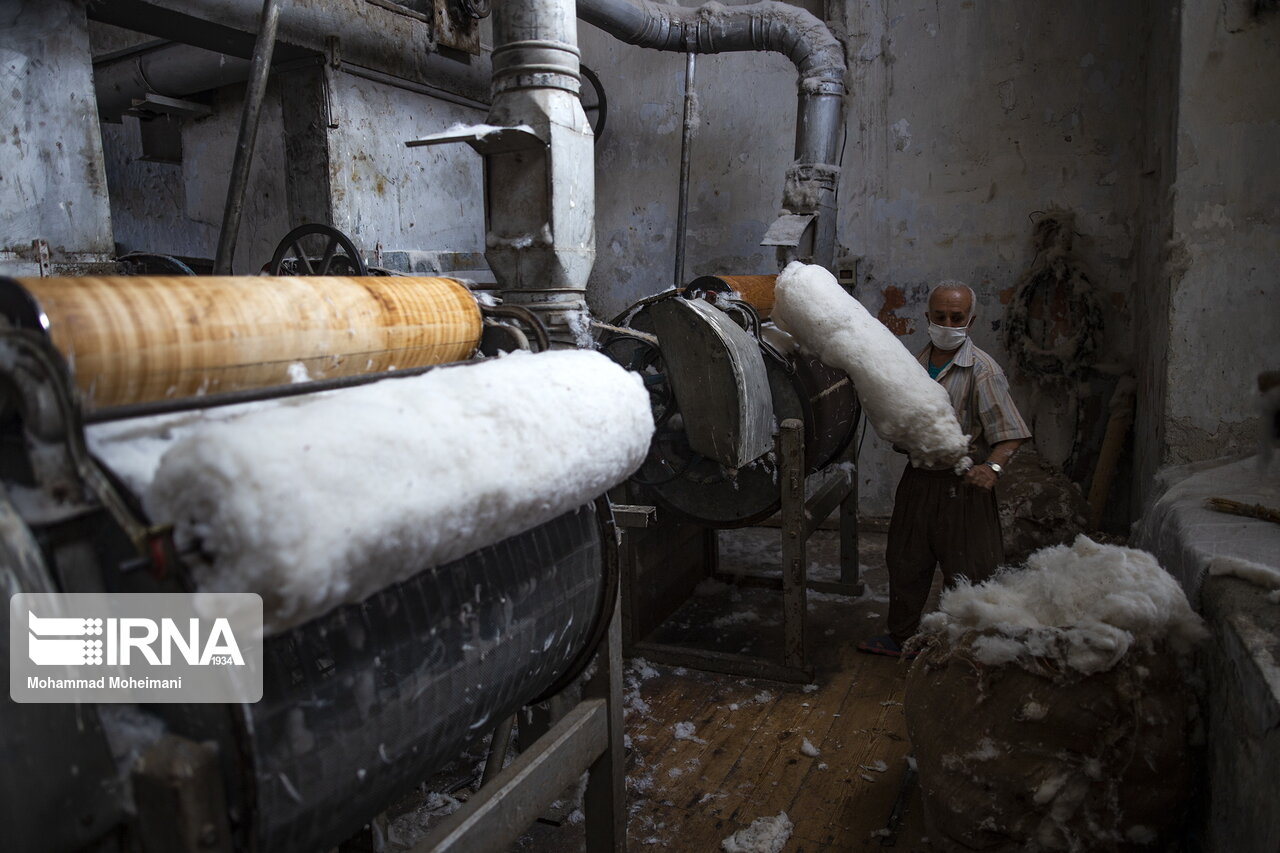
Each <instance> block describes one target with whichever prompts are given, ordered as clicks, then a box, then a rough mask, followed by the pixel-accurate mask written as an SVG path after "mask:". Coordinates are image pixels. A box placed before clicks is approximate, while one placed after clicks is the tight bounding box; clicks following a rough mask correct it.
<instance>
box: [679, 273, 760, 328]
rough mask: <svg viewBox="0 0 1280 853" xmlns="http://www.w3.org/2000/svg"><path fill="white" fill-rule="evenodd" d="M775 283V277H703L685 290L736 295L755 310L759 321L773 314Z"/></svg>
mask: <svg viewBox="0 0 1280 853" xmlns="http://www.w3.org/2000/svg"><path fill="white" fill-rule="evenodd" d="M777 282H778V277H777V276H776V275H704V276H699V277H698V278H695V279H694V280H693V281H691V282H689V287H688V288H687V290H688V291H689V293H690V294H697V293H723V294H726V295H728V294H732V293H736V294H738V298H739V299H741V300H742V301H743V302H746V303H747V304H748V305H750V306H751V307H752V308H754V309H756V313H757V314H759V315H760V319H761V320H768V319H769V316H770V315H771V314H773V288H774V286H775V285H776V284H777Z"/></svg>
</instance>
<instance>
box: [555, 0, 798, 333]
mask: <svg viewBox="0 0 1280 853" xmlns="http://www.w3.org/2000/svg"><path fill="white" fill-rule="evenodd" d="M726 5H735V4H726ZM578 40H579V43H580V45H581V47H582V54H583V62H584V64H586V65H587V66H589V67H590V68H591V69H592V70H594V71H595V72H596V73H597V74H599V76H600V80H601V84H602V85H603V87H604V90H605V93H606V96H607V97H608V101H609V112H608V121H607V124H606V128H605V132H604V134H603V135H602V137H601V140H600V142H599V143H598V144H597V146H596V264H595V268H594V269H593V271H592V273H591V282H590V285H589V288H588V299H589V301H590V304H591V308H592V310H593V312H595V313H596V314H597V315H599V316H601V317H604V318H606V319H608V318H611V317H613V316H614V315H615V314H617V313H618V312H619V311H621V310H623V309H624V308H626V307H627V306H628V305H630V304H631V303H633V302H635V301H636V300H637V299H640V298H641V297H644V296H648V295H650V294H652V293H656V292H658V291H660V290H665V289H667V288H669V287H671V286H672V285H673V284H674V282H675V272H674V270H675V267H674V264H675V224H676V211H677V199H678V192H679V183H680V132H681V121H682V118H683V109H684V104H683V98H684V73H685V57H684V54H677V53H662V52H658V51H647V50H641V49H639V48H636V47H632V46H630V45H626V44H622V43H621V42H618V41H616V40H614V39H612V38H611V37H609V36H607V35H605V34H604V33H602V32H601V31H600V30H597V29H596V28H595V27H592V26H590V25H589V24H584V23H581V22H579V24H578ZM694 88H695V90H696V91H697V92H698V96H699V98H698V101H699V110H698V121H697V124H696V128H697V135H696V136H695V137H694V139H693V145H692V149H691V152H692V161H691V166H690V176H691V180H690V192H689V227H688V234H687V237H686V239H687V244H686V260H685V280H686V281H688V280H689V279H692V278H694V277H695V276H699V275H706V274H711V273H733V274H762V273H763V274H768V273H774V272H777V265H776V263H775V261H774V251H773V249H772V248H765V247H762V246H760V240H761V238H763V237H764V234H765V231H766V230H767V229H768V227H769V225H770V223H772V222H773V220H774V218H775V217H776V215H777V213H778V209H779V207H780V205H781V203H782V186H783V176H784V173H785V172H786V169H787V166H788V165H789V164H790V163H791V161H792V159H793V153H794V151H793V149H794V140H795V108H796V72H795V66H793V65H792V64H791V62H790V61H789V60H787V59H786V58H785V57H783V56H781V55H779V54H755V53H750V54H748V53H731V54H716V55H704V56H699V57H697V64H696V70H695V83H694Z"/></svg>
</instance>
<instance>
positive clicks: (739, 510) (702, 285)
mask: <svg viewBox="0 0 1280 853" xmlns="http://www.w3.org/2000/svg"><path fill="white" fill-rule="evenodd" d="M775 278H776V276H728V275H726V276H702V277H701V278H697V279H695V280H694V281H693V282H692V283H691V284H690V285H689V286H688V287H687V288H685V289H684V290H682V291H674V290H671V291H666V292H664V293H661V294H658V295H657V296H654V297H650V298H648V299H644V300H641V301H640V302H638V303H636V304H635V305H633V306H632V307H631V308H629V309H628V310H627V311H625V312H623V314H622V315H621V316H620V317H619V318H617V320H615V322H614V324H613V325H614V326H615V328H616V329H617V331H615V332H613V333H611V334H610V335H609V336H608V337H606V338H605V339H604V341H603V344H602V347H603V349H604V350H605V352H606V353H608V354H609V355H610V356H611V357H613V358H614V359H615V360H617V361H618V362H619V363H620V364H622V365H624V366H626V367H628V368H629V369H631V370H636V371H639V372H640V373H642V374H643V375H644V376H645V382H646V384H647V385H648V387H649V390H650V394H651V396H652V401H653V413H654V423H655V424H656V425H657V432H656V433H655V435H654V439H653V444H652V446H651V448H650V452H649V456H648V458H647V459H646V461H645V464H644V465H643V466H642V467H641V468H640V470H639V471H638V472H637V473H636V474H635V476H634V477H633V478H632V482H634V483H635V484H637V485H638V486H640V487H641V489H642V490H643V491H644V492H645V493H646V494H649V495H652V497H653V499H654V500H655V501H656V502H657V503H658V504H659V505H661V506H664V507H666V508H667V509H669V510H672V511H674V512H676V513H678V514H679V515H680V516H682V517H684V518H686V519H688V520H690V521H693V522H697V523H699V524H703V525H706V526H708V527H741V526H745V525H750V524H754V523H756V522H758V521H760V520H761V519H763V518H766V517H767V516H769V515H772V514H773V513H775V512H777V511H778V508H779V505H780V494H781V493H780V487H779V479H778V465H779V462H778V459H777V457H776V454H775V452H774V451H775V447H774V435H775V433H776V432H777V427H778V425H779V424H781V423H782V422H783V421H784V420H787V419H791V418H794V419H798V420H800V421H802V422H803V423H804V445H805V466H806V472H807V473H813V472H817V471H820V470H822V469H823V468H825V467H827V466H829V465H831V464H832V463H833V462H835V461H837V460H838V459H839V457H840V456H841V454H842V453H843V452H844V451H845V450H846V449H847V448H848V447H849V444H850V442H851V441H852V439H853V435H854V432H855V430H856V428H857V423H858V419H859V415H860V413H861V405H860V403H859V401H858V396H857V393H856V392H855V390H854V387H853V384H852V383H851V382H850V381H849V377H848V376H846V375H845V374H844V373H843V372H842V371H839V370H834V369H832V368H830V367H828V366H827V365H825V364H823V363H822V362H820V361H818V360H817V359H815V358H812V357H810V356H808V355H805V354H804V353H801V352H799V351H798V350H797V349H796V348H795V347H794V345H793V343H792V341H791V339H790V337H789V336H787V335H786V334H785V333H782V332H780V331H779V330H778V329H776V328H774V327H772V326H770V325H768V324H767V323H766V322H765V321H766V320H767V318H768V316H769V313H770V311H771V310H772V307H773V284H774V280H775Z"/></svg>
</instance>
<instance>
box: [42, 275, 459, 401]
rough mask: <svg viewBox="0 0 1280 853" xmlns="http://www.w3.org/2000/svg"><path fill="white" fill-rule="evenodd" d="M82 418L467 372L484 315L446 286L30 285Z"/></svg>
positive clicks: (388, 282)
mask: <svg viewBox="0 0 1280 853" xmlns="http://www.w3.org/2000/svg"><path fill="white" fill-rule="evenodd" d="M17 283H18V284H19V285H20V286H21V287H22V288H23V289H24V290H25V291H26V292H27V293H28V294H30V296H31V297H32V298H33V299H34V301H35V303H36V305H35V306H34V307H35V309H36V312H37V313H36V316H39V314H41V313H42V314H43V315H44V319H42V320H41V321H40V324H41V325H43V326H44V327H45V328H46V329H47V330H48V333H49V336H50V338H51V339H52V342H53V344H54V346H55V347H57V349H58V350H59V351H60V352H61V353H62V354H63V356H64V357H65V358H66V360H67V363H68V364H69V365H70V367H71V371H72V373H73V374H74V376H75V380H76V384H77V385H78V386H79V388H80V391H81V393H82V395H83V399H84V403H85V406H86V408H91V409H92V408H106V407H109V406H118V405H125V404H129V403H142V402H147V401H151V400H160V399H166V398H180V397H189V396H193V395H198V394H206V393H215V392H220V391H236V390H241V389H245V388H262V387H269V386H273V385H283V384H287V383H289V382H290V381H294V380H296V379H297V378H299V377H300V375H301V372H300V371H299V369H298V368H296V367H291V365H295V364H299V363H300V364H301V365H302V366H303V367H304V368H305V369H306V374H307V375H308V376H309V377H310V378H312V379H319V378H332V377H338V376H351V375H356V374H363V373H374V372H378V371H384V370H390V369H394V368H408V367H425V366H429V365H434V364H445V363H448V362H452V361H460V360H462V359H465V358H468V357H469V356H470V355H472V353H474V351H475V349H476V347H477V346H478V345H479V342H480V334H481V318H480V307H479V305H478V304H477V303H476V300H475V298H474V297H473V296H472V295H471V293H470V292H469V291H468V290H467V288H466V287H465V286H463V285H462V284H460V283H459V282H457V281H454V280H452V279H447V278H419V277H407V276H377V277H373V276H371V277H366V278H345V277H336V276H335V277H314V278H311V277H308V278H291V277H231V276H211V277H205V276H171V277H158V276H111V277H97V278H89V277H87V278H26V279H18V280H17Z"/></svg>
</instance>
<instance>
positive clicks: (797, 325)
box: [773, 261, 969, 469]
mask: <svg viewBox="0 0 1280 853" xmlns="http://www.w3.org/2000/svg"><path fill="white" fill-rule="evenodd" d="M774 297H775V301H774V307H773V321H774V322H775V323H777V324H778V326H780V327H781V328H782V329H783V330H785V331H787V332H789V333H791V335H793V336H794V337H795V338H796V339H797V340H798V341H800V345H801V346H802V347H803V348H804V349H805V350H806V351H807V352H810V353H812V354H813V355H814V356H815V357H816V358H817V359H818V360H820V361H823V362H825V363H826V364H829V365H831V366H832V367H835V368H838V369H840V370H843V371H844V372H845V373H847V374H849V378H850V379H852V380H853V385H854V387H855V388H857V390H858V398H859V399H860V400H861V401H862V406H863V410H864V411H865V412H866V413H867V418H868V419H869V420H870V421H871V425H872V426H873V427H875V430H876V433H877V434H878V435H879V436H880V437H881V438H882V439H884V440H885V441H888V442H891V443H893V444H896V445H897V446H899V447H901V448H903V449H905V450H906V451H907V453H908V454H909V455H910V457H911V463H912V464H913V465H924V466H927V467H930V468H943V467H947V466H955V467H956V468H957V469H963V468H967V467H969V458H968V457H967V456H966V455H965V454H966V453H968V449H969V437H968V436H967V435H965V434H964V433H962V432H961V431H960V423H959V422H958V421H957V420H956V415H955V410H954V409H952V407H951V398H950V397H949V396H948V395H947V391H946V389H945V388H943V387H942V386H941V385H939V384H938V383H937V382H935V381H933V380H932V379H930V378H929V374H928V372H927V371H926V370H925V369H924V367H922V366H921V365H920V362H919V361H917V360H916V357H915V356H913V355H912V354H911V353H910V352H908V351H907V348H906V347H904V346H903V345H902V342H901V341H899V340H898V338H897V336H896V335H894V334H893V332H891V331H889V330H888V329H887V328H885V326H884V324H883V323H881V322H880V321H879V320H877V319H876V318H875V317H872V316H871V315H870V314H869V313H867V309H865V308H863V307H862V303H860V302H858V300H856V299H854V298H853V297H852V296H850V295H849V294H848V293H847V292H846V291H845V290H844V288H842V287H841V286H840V284H839V283H838V282H837V281H836V279H835V276H833V275H831V273H829V272H827V271H826V270H825V269H823V268H822V267H820V266H814V265H811V264H808V265H806V264H802V263H800V262H799V261H794V262H792V263H791V264H788V265H787V268H786V269H785V270H783V271H782V273H781V274H780V275H779V276H778V283H777V287H776V288H775V290H774Z"/></svg>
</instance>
